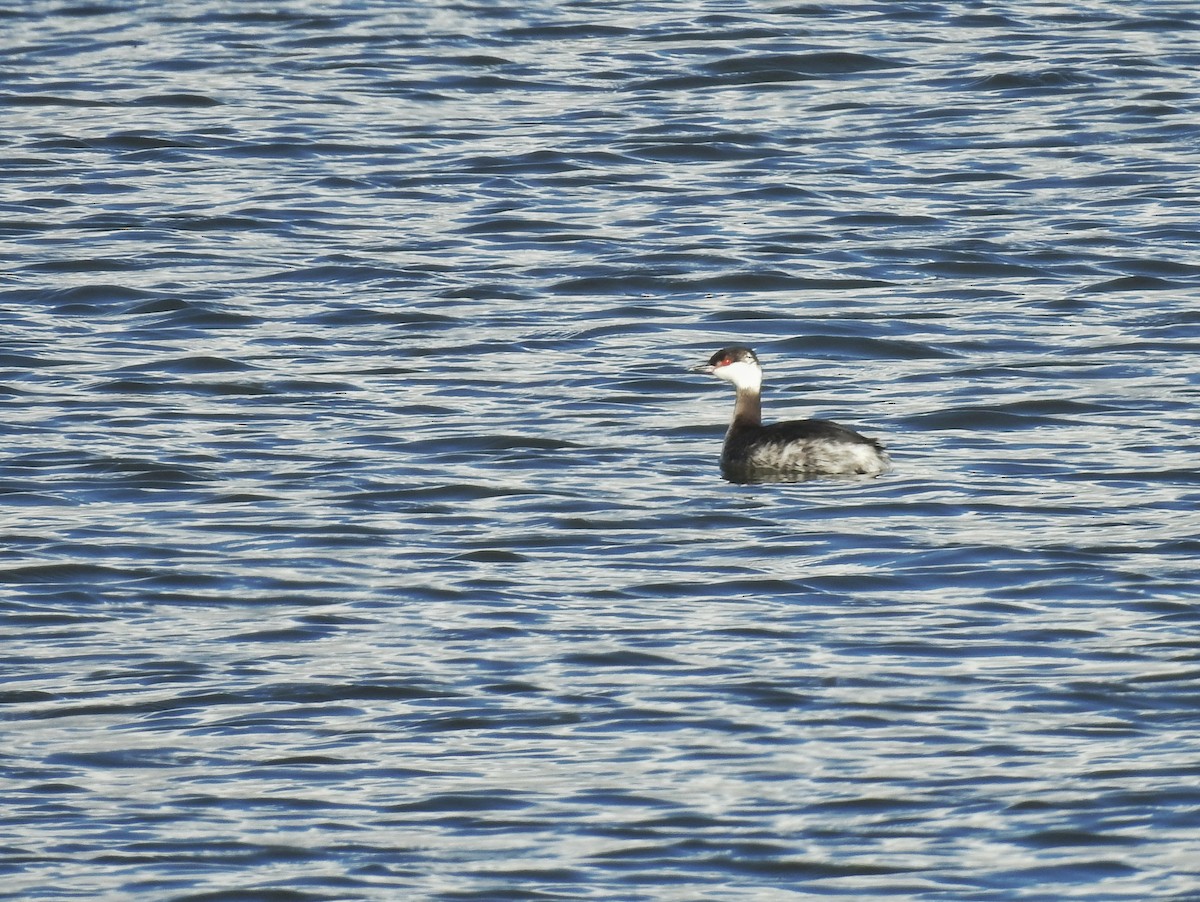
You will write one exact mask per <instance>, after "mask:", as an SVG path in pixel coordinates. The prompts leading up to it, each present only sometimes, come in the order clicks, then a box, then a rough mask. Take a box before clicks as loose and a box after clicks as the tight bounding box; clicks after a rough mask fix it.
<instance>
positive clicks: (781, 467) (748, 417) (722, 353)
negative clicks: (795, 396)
mask: <svg viewBox="0 0 1200 902" xmlns="http://www.w3.org/2000/svg"><path fill="white" fill-rule="evenodd" d="M692 372H694V373H707V374H709V375H712V376H716V377H717V378H718V379H723V380H725V381H726V382H729V383H731V384H732V385H733V387H734V388H735V389H736V390H737V397H736V400H735V402H734V408H733V420H732V421H731V422H730V424H729V430H728V431H727V432H726V433H725V446H724V448H723V449H722V451H721V471H722V472H723V473H724V474H725V477H726V478H727V479H729V480H730V481H732V482H760V481H764V480H771V479H779V478H794V479H804V478H809V477H813V476H878V475H879V474H880V473H884V472H886V471H887V470H889V469H890V468H891V461H890V460H889V458H888V455H887V451H885V450H884V448H883V445H881V444H879V442H877V441H875V439H872V438H866V437H864V436H861V435H859V434H858V433H857V432H855V431H854V430H853V429H847V428H846V427H845V426H841V425H839V424H837V423H831V422H830V421H829V420H788V421H786V422H782V423H772V424H771V425H769V426H764V425H763V422H762V394H761V392H762V366H761V365H760V364H759V362H758V356H757V355H756V354H755V353H754V351H752V350H751V349H750V348H747V347H743V346H742V345H733V346H731V347H728V348H721V350H719V351H717V353H715V354H713V355H712V357H711V358H709V361H708V363H703V364H700V365H699V366H695V367H693V368H692Z"/></svg>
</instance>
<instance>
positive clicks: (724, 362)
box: [717, 357, 733, 366]
mask: <svg viewBox="0 0 1200 902" xmlns="http://www.w3.org/2000/svg"><path fill="white" fill-rule="evenodd" d="M731 363H733V358H732V357H722V358H721V362H720V363H718V364H717V366H729V364H731Z"/></svg>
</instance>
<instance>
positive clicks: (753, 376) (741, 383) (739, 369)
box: [713, 360, 762, 390]
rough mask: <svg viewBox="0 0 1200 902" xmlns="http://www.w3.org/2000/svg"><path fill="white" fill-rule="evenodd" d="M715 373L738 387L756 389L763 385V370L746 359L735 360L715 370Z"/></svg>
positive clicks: (719, 377)
mask: <svg viewBox="0 0 1200 902" xmlns="http://www.w3.org/2000/svg"><path fill="white" fill-rule="evenodd" d="M713 375H714V376H716V377H717V378H718V379H724V380H725V381H726V382H732V383H733V385H734V387H735V388H738V389H755V390H757V389H758V388H759V387H761V386H762V370H760V369H759V368H758V367H757V366H755V365H754V364H753V363H750V362H749V361H746V360H735V361H734V362H733V363H727V364H725V366H719V367H717V368H716V369H715V370H713Z"/></svg>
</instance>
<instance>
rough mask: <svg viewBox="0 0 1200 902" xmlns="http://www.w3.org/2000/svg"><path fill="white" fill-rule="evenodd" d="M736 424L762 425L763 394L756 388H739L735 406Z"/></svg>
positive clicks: (734, 423) (734, 418)
mask: <svg viewBox="0 0 1200 902" xmlns="http://www.w3.org/2000/svg"><path fill="white" fill-rule="evenodd" d="M733 425H734V426H761V425H762V396H761V395H760V394H759V392H758V389H756V388H739V389H738V392H737V401H736V402H735V404H734V406H733Z"/></svg>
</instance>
